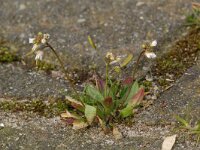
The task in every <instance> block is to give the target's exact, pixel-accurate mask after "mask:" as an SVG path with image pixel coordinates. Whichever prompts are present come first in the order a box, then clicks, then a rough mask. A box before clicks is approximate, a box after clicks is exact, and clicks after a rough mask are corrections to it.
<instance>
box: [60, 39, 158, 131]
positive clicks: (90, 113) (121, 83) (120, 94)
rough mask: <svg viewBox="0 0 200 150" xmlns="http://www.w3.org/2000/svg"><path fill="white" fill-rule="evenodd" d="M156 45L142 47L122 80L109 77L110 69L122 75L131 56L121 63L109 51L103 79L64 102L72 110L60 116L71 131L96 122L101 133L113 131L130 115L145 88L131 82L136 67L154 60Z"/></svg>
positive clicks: (155, 42)
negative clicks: (127, 74) (131, 69)
mask: <svg viewBox="0 0 200 150" xmlns="http://www.w3.org/2000/svg"><path fill="white" fill-rule="evenodd" d="M88 40H89V43H90V45H91V46H92V47H93V48H94V49H95V50H96V51H97V52H99V50H97V47H96V45H95V43H94V42H93V41H92V39H91V37H90V36H89V37H88ZM156 45H157V41H153V42H152V43H150V44H146V45H144V46H143V50H142V52H141V54H140V56H139V58H138V60H137V62H136V66H135V69H134V73H133V76H132V77H127V78H125V79H123V80H120V79H118V78H115V79H113V78H111V73H112V71H113V70H114V71H115V73H116V74H120V73H121V72H123V69H124V67H125V66H126V65H128V64H129V62H131V60H132V58H133V55H132V54H129V55H128V56H127V57H126V58H125V59H124V60H121V59H120V58H119V57H116V56H115V55H114V54H113V53H111V52H108V53H107V54H106V56H105V57H104V62H105V66H106V73H105V74H106V77H105V80H103V79H102V78H101V77H99V76H97V75H95V77H94V79H95V84H87V85H86V86H85V89H84V91H83V93H81V94H80V96H79V98H72V97H69V96H67V97H66V99H67V100H68V101H69V103H70V105H71V106H72V108H73V111H70V110H66V112H64V113H62V114H61V117H62V118H63V120H65V121H66V122H67V123H68V124H71V125H72V126H73V129H81V128H84V127H87V126H90V125H92V124H97V123H99V124H100V126H101V127H102V128H103V130H104V131H108V130H109V129H114V128H113V122H115V121H118V120H120V119H124V118H127V117H130V116H132V115H133V114H134V113H135V112H136V110H137V108H138V106H140V104H141V102H142V100H143V98H144V95H145V91H144V87H143V86H141V85H139V84H138V81H137V80H134V79H135V77H134V75H135V73H136V70H137V69H136V68H137V66H138V63H139V61H140V58H141V57H142V56H146V57H147V58H150V59H153V58H155V57H156V54H155V53H154V52H153V47H155V46H156Z"/></svg>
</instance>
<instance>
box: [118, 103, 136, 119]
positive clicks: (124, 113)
mask: <svg viewBox="0 0 200 150" xmlns="http://www.w3.org/2000/svg"><path fill="white" fill-rule="evenodd" d="M120 115H121V116H122V118H126V117H128V116H131V115H133V107H132V106H129V105H127V106H126V107H125V108H124V109H122V110H121V111H120Z"/></svg>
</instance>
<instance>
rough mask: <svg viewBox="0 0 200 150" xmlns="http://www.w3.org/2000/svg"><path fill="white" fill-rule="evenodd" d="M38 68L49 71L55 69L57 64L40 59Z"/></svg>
mask: <svg viewBox="0 0 200 150" xmlns="http://www.w3.org/2000/svg"><path fill="white" fill-rule="evenodd" d="M37 68H38V69H40V70H44V71H47V72H48V71H51V70H54V69H55V68H56V66H55V65H53V64H51V63H49V62H46V61H39V63H38V65H37Z"/></svg>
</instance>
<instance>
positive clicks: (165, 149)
mask: <svg viewBox="0 0 200 150" xmlns="http://www.w3.org/2000/svg"><path fill="white" fill-rule="evenodd" d="M175 141H176V134H175V135H172V136H168V137H166V138H165V140H164V142H163V144H162V150H171V149H172V147H173V145H174V143H175Z"/></svg>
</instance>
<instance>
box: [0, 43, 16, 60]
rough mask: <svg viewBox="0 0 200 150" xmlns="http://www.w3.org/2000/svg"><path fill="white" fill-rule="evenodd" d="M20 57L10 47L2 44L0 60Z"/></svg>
mask: <svg viewBox="0 0 200 150" xmlns="http://www.w3.org/2000/svg"><path fill="white" fill-rule="evenodd" d="M18 60H19V57H18V56H17V55H16V54H14V53H12V52H11V50H10V49H9V48H8V47H4V46H0V62H3V63H5V62H13V61H18Z"/></svg>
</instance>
